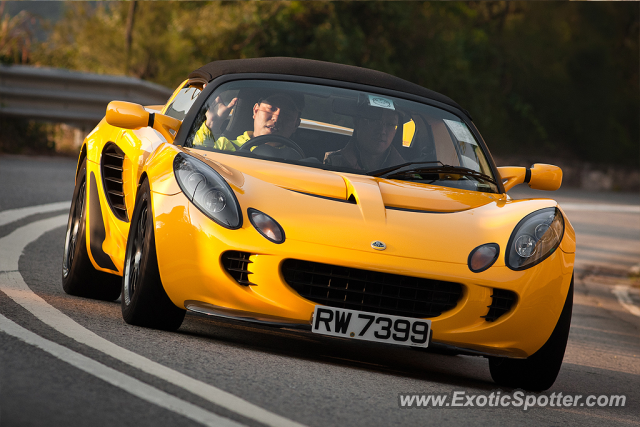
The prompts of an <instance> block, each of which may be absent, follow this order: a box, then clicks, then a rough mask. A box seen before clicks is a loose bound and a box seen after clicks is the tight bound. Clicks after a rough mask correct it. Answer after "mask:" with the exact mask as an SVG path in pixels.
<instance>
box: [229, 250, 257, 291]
mask: <svg viewBox="0 0 640 427" xmlns="http://www.w3.org/2000/svg"><path fill="white" fill-rule="evenodd" d="M250 257H251V254H250V253H248V252H240V251H227V252H225V253H223V254H222V265H223V266H224V268H225V270H227V273H229V274H230V275H231V277H233V278H234V279H236V282H238V283H239V284H241V285H243V286H255V283H251V282H250V281H249V275H250V274H253V273H251V272H250V271H249V264H252V263H253V261H251V260H250V259H249V258H250Z"/></svg>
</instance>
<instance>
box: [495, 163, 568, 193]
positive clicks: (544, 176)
mask: <svg viewBox="0 0 640 427" xmlns="http://www.w3.org/2000/svg"><path fill="white" fill-rule="evenodd" d="M498 172H500V178H501V179H502V181H503V184H504V190H505V191H509V190H510V189H512V188H513V187H515V186H516V185H518V184H522V183H523V182H526V183H528V184H529V187H530V188H533V189H534V190H546V191H555V190H557V189H558V188H560V185H562V169H560V168H559V167H557V166H553V165H546V164H544V163H536V164H535V165H533V166H531V168H524V167H518V166H503V167H499V168H498Z"/></svg>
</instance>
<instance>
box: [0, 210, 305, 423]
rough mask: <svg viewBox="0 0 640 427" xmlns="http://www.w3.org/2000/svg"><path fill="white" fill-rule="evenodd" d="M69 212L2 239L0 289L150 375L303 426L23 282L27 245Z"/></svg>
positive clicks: (263, 418) (245, 411)
mask: <svg viewBox="0 0 640 427" xmlns="http://www.w3.org/2000/svg"><path fill="white" fill-rule="evenodd" d="M66 222H67V215H60V216H56V217H53V218H48V219H44V220H41V221H35V222H32V223H30V224H28V225H25V226H23V227H20V228H18V229H16V230H14V231H13V232H12V233H11V234H9V235H7V236H5V237H3V238H1V239H0V291H2V292H4V293H5V294H7V295H8V296H9V297H10V298H11V299H12V300H14V301H15V302H17V303H18V304H20V305H21V306H22V307H24V308H25V309H27V310H28V311H29V312H31V313H32V314H33V315H34V316H36V317H37V318H38V319H40V320H41V321H42V322H44V323H46V324H47V325H49V326H51V327H53V328H54V329H55V330H57V331H59V332H61V333H62V334H64V335H66V336H68V337H70V338H73V339H74V340H76V341H78V342H80V343H82V344H85V345H87V346H89V347H92V348H94V349H96V350H99V351H102V352H103V353H105V354H108V355H109V356H111V357H113V358H115V359H118V360H120V361H122V362H124V363H127V364H128V365H131V366H133V367H134V368H136V369H139V370H141V371H143V372H146V373H148V374H151V375H154V376H156V377H158V378H161V379H163V380H165V381H167V382H169V383H171V384H174V385H176V386H178V387H181V388H183V389H185V390H187V391H189V392H190V393H193V394H195V395H197V396H200V397H202V398H204V399H206V400H208V401H209V402H212V403H214V404H216V405H218V406H220V407H223V408H226V409H228V410H231V411H233V412H236V413H238V414H240V415H242V416H244V417H247V418H251V419H253V420H256V421H259V422H260V423H262V424H266V425H269V426H282V427H303V425H302V424H299V423H297V422H295V421H292V420H289V419H287V418H285V417H282V416H280V415H277V414H274V413H272V412H269V411H267V410H266V409H263V408H261V407H259V406H257V405H254V404H252V403H250V402H247V401H246V400H244V399H242V398H240V397H237V396H234V395H233V394H231V393H227V392H226V391H224V390H221V389H219V388H216V387H214V386H211V385H209V384H206V383H204V382H202V381H198V380H196V379H194V378H191V377H189V376H187V375H185V374H182V373H180V372H178V371H175V370H173V369H171V368H168V367H166V366H163V365H161V364H159V363H156V362H154V361H152V360H150V359H147V358H145V357H143V356H140V355H138V354H136V353H134V352H132V351H129V350H127V349H125V348H122V347H119V346H117V345H116V344H114V343H112V342H110V341H108V340H106V339H104V338H102V337H100V336H98V335H97V334H95V333H94V332H92V331H90V330H88V329H86V328H84V327H83V326H81V325H80V324H78V323H76V322H75V321H74V320H72V319H71V318H70V317H68V316H67V315H65V314H64V313H62V312H61V311H59V310H58V309H56V308H55V307H53V306H51V305H49V304H48V303H47V302H46V301H45V300H43V299H42V298H40V297H39V296H38V295H36V294H35V293H34V292H33V291H32V290H31V289H30V288H29V287H28V286H27V284H26V283H25V282H24V279H23V278H22V275H21V274H20V272H19V271H18V260H19V259H20V255H21V253H22V251H23V250H24V248H25V247H26V246H27V245H28V244H29V243H30V242H33V241H34V240H36V239H37V238H38V237H40V236H41V235H42V234H44V233H46V232H47V231H49V230H52V229H54V228H57V227H60V226H62V225H65V224H66Z"/></svg>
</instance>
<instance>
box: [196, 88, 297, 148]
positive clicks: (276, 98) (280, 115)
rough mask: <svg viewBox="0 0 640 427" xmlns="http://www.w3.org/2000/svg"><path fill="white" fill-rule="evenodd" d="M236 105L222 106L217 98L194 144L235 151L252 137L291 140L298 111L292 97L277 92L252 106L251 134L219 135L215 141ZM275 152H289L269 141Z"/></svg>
mask: <svg viewBox="0 0 640 427" xmlns="http://www.w3.org/2000/svg"><path fill="white" fill-rule="evenodd" d="M237 102H238V98H233V99H232V100H231V102H229V104H228V105H225V104H224V102H223V101H222V99H221V98H220V97H217V98H216V99H215V101H214V102H213V103H212V104H211V106H210V107H209V108H208V109H207V111H206V113H205V116H206V119H205V121H204V123H203V124H202V126H201V127H200V129H198V131H197V132H196V134H195V137H194V140H193V144H194V145H204V146H206V147H211V148H215V149H217V150H225V151H236V150H237V149H239V148H240V147H242V145H244V144H245V143H246V142H247V141H249V140H250V139H251V138H255V137H257V136H262V135H278V136H283V137H285V138H290V137H291V135H292V134H293V133H294V132H295V131H296V129H298V126H300V110H301V108H299V107H298V104H296V103H295V102H294V100H293V98H292V97H291V96H289V95H288V94H284V93H276V94H274V95H270V96H268V97H267V98H264V99H261V100H260V101H258V102H257V103H256V104H255V105H254V106H253V131H246V132H244V133H243V134H242V135H240V136H238V137H237V138H236V139H235V140H230V139H228V138H227V137H224V136H221V137H219V138H218V139H215V136H214V135H220V134H221V127H222V124H223V123H224V121H225V120H226V119H227V118H228V117H229V115H230V113H231V110H233V107H235V105H236V104H237ZM267 144H268V145H270V146H272V147H273V148H274V149H280V150H291V148H289V147H286V146H285V145H283V144H279V143H276V142H269V143H267Z"/></svg>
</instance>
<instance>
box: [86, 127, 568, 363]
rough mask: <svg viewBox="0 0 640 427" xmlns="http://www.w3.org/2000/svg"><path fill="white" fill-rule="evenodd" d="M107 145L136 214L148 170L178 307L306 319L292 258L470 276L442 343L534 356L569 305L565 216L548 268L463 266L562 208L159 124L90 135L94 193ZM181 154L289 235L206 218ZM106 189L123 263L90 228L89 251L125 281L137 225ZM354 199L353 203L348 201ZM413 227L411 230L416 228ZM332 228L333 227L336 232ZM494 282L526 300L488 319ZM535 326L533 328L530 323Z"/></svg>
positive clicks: (167, 284)
mask: <svg viewBox="0 0 640 427" xmlns="http://www.w3.org/2000/svg"><path fill="white" fill-rule="evenodd" d="M101 141H114V142H117V143H118V146H119V147H120V148H121V149H122V150H123V151H124V153H125V156H126V159H127V160H126V161H125V163H124V165H123V186H124V188H125V192H126V206H127V211H128V214H129V217H130V216H131V213H132V211H133V205H134V201H135V194H136V189H137V185H138V183H139V182H140V179H141V177H142V175H143V174H146V175H147V177H148V179H149V183H150V187H151V191H152V209H153V215H154V218H155V233H156V235H155V239H156V249H157V254H158V266H159V269H160V274H161V277H162V283H163V286H164V288H165V291H166V292H167V294H168V296H169V297H170V298H171V300H172V301H173V303H174V304H176V305H177V306H179V307H185V305H186V304H188V303H189V302H190V301H191V302H193V301H195V302H200V303H204V304H209V305H211V306H215V307H216V308H219V309H220V310H228V311H229V312H230V313H246V314H247V315H250V316H253V317H254V318H255V317H258V318H259V317H260V316H263V317H265V318H268V319H281V320H282V321H286V322H290V323H293V324H300V325H308V324H309V323H310V319H311V316H312V313H313V310H314V307H315V305H316V303H314V302H312V301H309V300H307V299H305V298H303V297H301V296H300V295H299V294H298V293H297V292H296V291H294V290H293V289H292V288H291V287H290V286H289V285H287V283H286V281H285V280H284V278H283V276H282V273H281V269H280V266H281V264H282V262H283V261H284V260H285V259H288V258H291V257H292V254H295V258H297V259H301V260H306V261H313V262H319V263H325V264H332V265H348V266H350V267H354V268H360V269H364V270H372V271H381V272H386V273H392V274H401V275H407V276H414V277H424V278H429V279H434V280H444V281H451V282H456V283H460V284H462V285H463V295H462V298H461V299H460V301H459V302H458V304H457V305H456V307H455V308H454V309H452V310H449V311H446V312H444V313H442V315H440V316H438V317H435V318H431V321H432V329H433V341H434V342H440V343H445V344H449V345H454V346H457V347H461V348H465V349H471V350H477V351H480V352H483V353H486V354H495V355H504V356H509V357H517V358H523V357H527V356H529V355H531V354H533V353H535V352H536V351H537V350H538V349H539V348H540V347H541V346H542V345H543V344H544V343H545V342H546V340H547V339H548V338H549V336H550V335H551V332H552V331H553V328H554V327H555V325H556V323H557V321H558V318H559V316H560V312H561V311H562V307H563V304H564V299H565V297H566V295H567V292H568V289H569V286H570V283H571V278H572V273H573V263H574V258H575V232H574V230H573V228H572V226H571V224H570V223H569V221H568V220H567V219H566V216H565V218H564V219H565V232H564V236H563V239H562V243H561V245H560V250H557V251H556V252H555V253H554V254H553V255H551V256H550V257H549V258H547V259H546V260H545V261H543V262H542V263H540V264H538V265H536V266H534V267H532V268H529V269H526V270H523V271H513V270H511V269H509V268H508V267H506V265H505V260H504V253H503V251H501V256H500V257H499V258H498V260H497V261H496V262H495V264H494V265H493V266H492V267H491V268H489V269H488V270H486V271H483V272H481V273H473V272H471V271H470V270H469V268H468V266H467V258H468V256H469V253H470V252H471V251H472V250H473V249H474V248H475V247H477V246H479V245H482V244H485V243H490V242H491V243H497V244H499V245H500V247H501V248H506V247H507V242H508V240H509V237H510V235H511V233H512V232H513V228H514V224H516V223H517V222H518V221H519V220H520V219H522V218H523V217H524V216H526V215H527V214H528V213H530V212H533V211H535V210H538V209H542V208H546V207H555V206H557V203H556V202H555V201H553V200H551V199H532V200H511V199H510V198H509V197H508V196H507V195H506V194H488V193H479V192H473V191H465V190H458V189H453V188H443V187H436V186H429V185H424V184H422V185H420V184H413V183H406V182H401V181H394V180H388V179H381V178H374V177H366V176H362V175H353V174H347V173H339V172H331V171H324V170H318V169H312V168H307V167H304V166H297V165H288V164H282V163H276V162H269V161H263V160H258V159H252V158H245V157H239V156H233V155H229V154H224V153H212V152H204V151H199V150H193V149H184V148H182V147H176V146H173V145H171V144H168V143H166V142H165V141H164V140H163V138H162V137H161V136H159V135H158V134H157V133H156V132H155V131H153V130H152V129H150V128H144V129H139V130H126V131H123V130H120V129H116V128H113V127H111V126H109V125H107V124H106V123H101V125H100V126H99V130H98V131H96V132H93V133H92V134H90V135H89V136H88V137H87V140H86V141H85V143H86V144H87V153H88V157H87V159H88V163H87V166H88V167H87V177H89V176H91V174H92V173H93V176H95V178H96V180H97V186H98V188H101V186H102V176H101V171H100V158H99V154H100V153H101V151H102V148H103V146H100V143H101ZM179 152H188V153H189V154H191V155H194V156H196V157H197V158H199V159H201V160H203V161H205V162H207V163H208V164H209V165H210V166H211V167H212V168H213V169H215V170H216V171H217V172H218V173H220V174H221V175H222V176H223V177H224V178H225V180H227V182H228V183H229V184H230V186H231V188H232V189H233V190H234V192H235V194H236V197H237V198H238V201H239V203H240V206H242V207H243V209H244V210H245V211H246V208H248V207H253V208H255V209H258V210H261V211H263V212H265V213H267V214H268V215H270V216H271V217H273V218H277V220H278V222H279V223H280V225H281V226H282V227H283V229H284V230H285V232H286V234H287V239H286V241H285V242H284V243H283V244H281V245H276V244H273V243H271V242H269V241H268V240H266V239H265V238H264V237H263V236H262V235H260V234H259V233H258V232H257V231H256V229H255V228H254V227H253V226H252V225H251V223H250V222H249V221H244V223H243V226H242V227H241V228H240V229H237V230H229V229H226V228H223V227H220V226H217V225H216V224H215V223H214V222H213V221H211V220H210V219H209V218H208V217H206V216H205V215H204V214H203V213H202V212H200V210H199V209H198V208H196V207H195V206H194V205H193V204H191V203H190V201H189V200H188V199H187V197H186V196H185V195H184V194H183V193H182V192H181V190H180V187H179V185H178V183H177V182H176V180H175V175H174V172H173V160H174V158H175V156H176V154H177V153H179ZM96 153H97V154H98V155H96ZM241 170H243V171H250V172H241ZM99 194H100V205H101V212H102V221H103V223H104V226H105V230H106V236H107V237H106V239H105V241H104V242H103V243H102V249H103V250H104V252H105V253H106V254H107V255H108V256H109V257H110V258H111V260H112V261H113V263H114V265H115V266H116V268H117V271H113V270H109V269H105V268H102V267H100V266H99V265H98V264H97V263H96V262H95V260H94V258H93V256H91V250H90V246H91V245H90V237H89V235H90V233H87V248H88V249H89V254H90V256H91V260H92V262H93V264H94V266H95V267H96V269H98V270H101V271H107V272H110V273H114V274H118V275H122V271H123V264H124V257H125V247H126V241H127V235H128V230H129V223H128V222H125V221H121V220H119V219H117V218H116V217H115V216H114V215H113V213H112V211H111V209H110V207H109V204H108V201H107V200H106V197H105V196H104V192H102V191H100V192H99ZM314 196H321V197H314ZM350 196H353V199H355V203H353V202H347V201H348V199H349V198H350ZM327 198H331V199H339V200H342V201H343V202H338V201H334V200H327ZM274 200H277V201H278V202H277V203H274V202H273V201H274ZM563 215H564V214H563ZM89 221H90V218H89ZM406 224H412V227H411V232H410V233H407V226H406ZM327 230H332V233H331V235H330V236H327V235H326V233H327ZM374 240H381V241H385V242H387V249H386V250H385V251H384V252H379V251H376V250H374V249H373V248H372V247H371V242H372V241H374ZM321 242H323V243H321ZM416 242H419V243H416ZM429 242H439V244H438V245H430V244H429ZM420 243H422V244H420ZM230 250H233V251H244V252H248V253H251V254H252V256H251V261H252V262H253V263H252V264H251V265H250V271H251V273H252V274H251V277H250V280H251V282H252V283H255V286H241V285H239V284H238V283H237V281H236V280H235V279H234V278H232V277H231V276H230V275H229V274H228V273H227V272H226V271H225V270H224V268H223V267H222V263H221V256H222V254H223V253H224V252H225V251H230ZM493 288H500V289H506V290H510V291H513V292H515V293H516V294H517V296H518V298H517V302H516V304H514V307H513V308H512V309H511V311H510V312H508V313H507V314H505V315H503V316H501V317H500V318H499V319H498V320H496V321H495V322H487V321H485V320H484V318H482V316H483V315H485V314H486V313H487V307H488V306H489V305H490V304H491V294H492V289H493ZM532 322H535V324H536V327H535V328H531V327H530V326H531V324H532ZM523 331H526V333H523Z"/></svg>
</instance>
